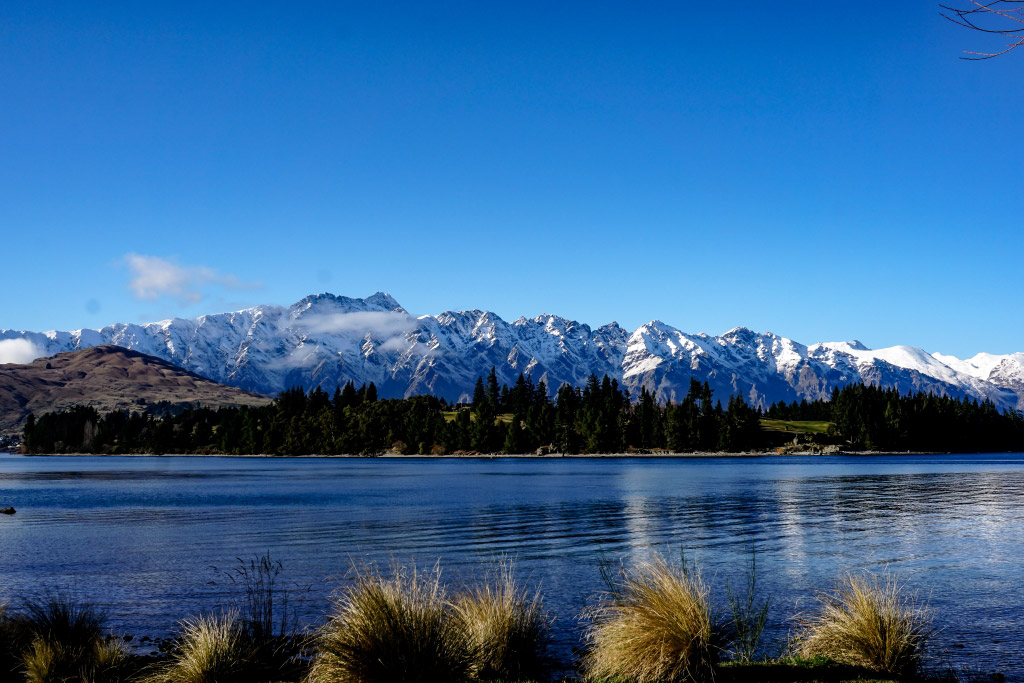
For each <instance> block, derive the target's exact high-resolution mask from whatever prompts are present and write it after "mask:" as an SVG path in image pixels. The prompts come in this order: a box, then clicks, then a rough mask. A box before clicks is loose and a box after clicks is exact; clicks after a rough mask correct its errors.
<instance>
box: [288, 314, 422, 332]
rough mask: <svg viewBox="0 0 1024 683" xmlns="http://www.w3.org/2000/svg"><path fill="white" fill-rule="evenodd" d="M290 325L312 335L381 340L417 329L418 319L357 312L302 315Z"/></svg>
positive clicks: (407, 316)
mask: <svg viewBox="0 0 1024 683" xmlns="http://www.w3.org/2000/svg"><path fill="white" fill-rule="evenodd" d="M288 323H289V324H291V325H292V326H294V327H296V328H297V329H300V330H302V331H303V332H307V333H312V334H340V333H343V332H356V333H358V334H360V335H363V334H365V333H367V332H370V333H372V335H373V336H374V337H376V338H378V339H380V338H383V337H392V336H394V335H398V334H403V333H405V332H409V331H410V330H413V329H415V328H416V320H415V319H414V318H413V317H412V316H410V315H409V314H407V313H392V312H390V311H354V312H352V313H323V314H310V313H307V314H305V315H302V316H300V317H299V318H298V319H297V320H293V321H288Z"/></svg>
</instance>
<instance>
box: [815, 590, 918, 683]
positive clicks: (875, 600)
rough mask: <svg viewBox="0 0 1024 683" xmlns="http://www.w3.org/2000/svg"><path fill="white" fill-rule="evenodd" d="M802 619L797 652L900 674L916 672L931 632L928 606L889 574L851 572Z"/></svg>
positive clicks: (822, 596)
mask: <svg viewBox="0 0 1024 683" xmlns="http://www.w3.org/2000/svg"><path fill="white" fill-rule="evenodd" d="M820 603H821V604H820V609H819V611H818V613H817V614H815V615H813V616H810V617H808V618H805V619H803V620H802V621H803V624H802V633H801V634H800V635H799V636H798V638H797V642H796V651H797V653H798V654H800V655H802V656H806V657H813V656H815V655H820V656H824V657H829V658H831V659H834V660H836V661H839V662H844V663H847V664H852V665H855V666H864V667H868V668H871V669H875V670H878V671H882V672H885V673H887V674H892V675H896V676H903V675H908V674H912V673H914V672H915V671H916V670H917V669H918V667H919V665H920V663H921V653H922V650H923V649H924V646H925V643H926V642H927V640H928V638H929V637H930V636H931V634H932V628H931V617H930V614H929V611H928V610H927V608H925V607H922V606H920V605H918V603H917V600H916V597H915V596H913V595H909V594H908V593H907V591H906V589H905V586H904V584H902V583H900V582H899V581H898V580H897V579H896V578H895V577H893V576H892V575H890V574H885V575H883V576H881V577H879V576H876V575H872V574H868V575H854V574H849V575H847V576H845V577H844V578H843V579H842V581H841V582H840V584H839V586H838V587H837V588H836V589H835V590H834V591H833V592H831V593H826V594H823V595H821V596H820Z"/></svg>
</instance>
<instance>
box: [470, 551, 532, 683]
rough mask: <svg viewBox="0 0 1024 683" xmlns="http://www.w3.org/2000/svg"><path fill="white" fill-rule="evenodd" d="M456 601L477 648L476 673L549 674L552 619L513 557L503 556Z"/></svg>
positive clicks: (498, 676) (489, 676) (488, 676)
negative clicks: (519, 575) (524, 583)
mask: <svg viewBox="0 0 1024 683" xmlns="http://www.w3.org/2000/svg"><path fill="white" fill-rule="evenodd" d="M454 604H455V610H456V613H457V614H458V617H459V618H460V620H461V621H462V624H463V627H464V628H465V629H466V631H467V632H468V634H469V638H470V640H471V643H472V645H473V649H474V652H475V653H476V661H475V662H474V666H473V669H474V673H475V675H476V677H477V678H478V679H480V680H506V681H519V680H531V681H542V680H547V678H548V669H549V668H550V666H549V662H548V659H547V648H548V644H549V638H550V625H551V620H550V618H549V617H548V616H547V615H546V614H545V613H544V609H543V605H542V601H541V596H540V593H539V592H537V593H534V594H533V595H529V594H527V593H526V591H525V590H523V589H522V588H521V587H520V586H519V585H518V584H517V583H516V578H515V565H514V564H513V563H512V562H510V561H505V562H501V563H500V564H499V565H498V566H497V568H496V570H495V571H494V572H493V574H492V576H491V577H489V580H488V581H486V582H484V583H483V584H480V585H477V586H476V587H474V588H472V589H470V590H469V591H468V592H467V593H465V594H463V595H461V596H459V597H457V598H456V599H455V601H454Z"/></svg>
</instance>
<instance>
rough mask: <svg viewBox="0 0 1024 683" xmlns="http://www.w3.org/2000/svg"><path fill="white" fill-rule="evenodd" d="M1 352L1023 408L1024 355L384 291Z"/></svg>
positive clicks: (458, 382) (31, 339)
mask: <svg viewBox="0 0 1024 683" xmlns="http://www.w3.org/2000/svg"><path fill="white" fill-rule="evenodd" d="M10 340H22V341H19V342H18V344H19V345H20V346H25V345H26V343H27V344H28V345H29V346H31V347H32V348H33V349H35V350H36V351H37V352H38V355H39V356H49V355H53V354H55V353H59V352H62V351H72V350H77V349H81V348H87V347H91V346H98V345H101V344H116V345H118V346H123V347H126V348H131V349H135V350H138V351H142V352H143V353H147V354H150V355H154V356H158V357H160V358H163V359H164V360H167V361H169V362H171V363H174V364H175V365H178V366H180V367H184V368H186V369H188V370H192V371H193V372H196V373H199V374H201V375H204V376H206V377H209V378H210V379H214V380H217V381H219V382H223V383H225V384H230V385H233V386H236V387H241V388H243V389H248V390H251V391H257V392H260V393H269V394H273V393H277V392H279V391H281V390H282V389H284V388H287V387H289V386H294V385H303V386H305V387H307V388H312V387H314V386H323V387H324V388H326V389H327V390H329V391H332V390H333V389H334V387H335V386H336V385H338V384H343V383H344V382H346V381H349V380H351V381H353V382H355V383H356V384H361V383H363V382H374V383H375V384H376V385H377V387H378V390H379V391H380V394H381V396H384V397H390V396H409V395H413V394H422V393H433V394H437V395H440V396H444V397H446V398H449V399H453V400H459V399H468V398H469V396H471V395H472V391H473V385H474V383H475V381H476V378H477V377H478V376H480V375H486V374H487V373H488V372H489V370H490V369H491V367H492V366H493V367H494V368H495V369H496V371H497V374H498V379H499V382H504V383H506V384H510V385H511V384H512V383H514V382H515V380H516V378H517V377H518V375H519V373H520V372H522V373H525V374H529V375H530V376H531V377H532V378H533V379H534V381H535V382H539V381H541V380H543V381H544V382H545V384H546V386H547V387H548V389H549V391H551V392H552V393H553V392H554V391H556V390H557V389H558V387H559V386H560V385H562V384H563V383H568V384H570V385H574V386H581V385H583V384H585V383H586V381H587V377H588V376H589V375H591V374H594V375H597V376H598V377H601V376H603V375H609V376H610V377H613V378H615V379H617V380H618V381H619V382H620V383H621V384H623V385H624V386H625V387H626V388H627V389H629V390H630V392H631V393H632V394H633V395H637V394H638V393H639V390H640V387H641V386H643V387H646V388H647V390H648V391H651V392H653V393H654V395H655V396H657V397H658V398H659V399H660V400H663V401H664V400H671V401H678V400H681V399H682V397H683V396H685V393H686V391H687V389H688V387H689V383H690V380H691V379H696V380H698V381H700V382H707V383H708V384H709V385H710V386H711V388H712V389H713V390H714V392H715V395H716V396H717V397H718V398H720V399H722V400H726V399H727V398H728V397H729V396H732V395H736V394H741V395H743V397H744V398H745V399H746V400H747V401H749V402H751V403H755V404H758V405H762V406H767V405H769V404H770V403H772V402H775V401H786V402H790V401H794V400H796V401H799V400H801V399H808V400H813V399H819V398H821V399H827V398H828V397H829V396H831V393H832V390H833V389H834V388H836V387H840V386H843V385H845V384H850V383H853V382H862V383H868V384H873V385H877V386H885V387H894V388H896V389H898V390H899V391H900V392H902V393H908V392H912V391H930V392H935V393H939V394H946V395H952V396H971V397H975V398H978V399H988V400H991V401H993V402H994V403H996V405H997V406H999V407H1000V408H1011V407H1017V408H1024V353H1015V354H1007V355H1002V356H1000V355H993V354H978V355H976V356H974V357H973V358H970V359H967V360H960V359H958V358H954V357H952V356H944V355H942V354H938V353H935V354H929V353H927V352H925V351H923V350H922V349H919V348H916V347H912V346H893V347H889V348H884V349H877V350H871V349H868V348H867V347H866V346H865V345H864V344H862V343H860V342H859V341H855V340H854V341H844V342H824V343H818V344H813V345H811V346H804V345H803V344H800V343H798V342H796V341H793V340H791V339H787V338H785V337H780V336H778V335H775V334H772V333H770V332H766V333H763V334H760V333H756V332H753V331H751V330H750V329H749V328H746V327H734V328H733V329H731V330H729V331H728V332H725V333H724V334H722V335H721V336H712V335H708V334H704V333H700V334H688V333H684V332H682V331H680V330H679V329H677V328H675V327H672V326H671V325H668V324H666V323H664V322H662V321H660V320H652V321H650V322H648V323H646V324H644V325H641V326H640V327H638V328H637V329H635V330H633V331H632V332H630V331H628V330H625V329H623V328H622V327H620V326H619V325H618V323H614V322H612V323H608V324H607V325H602V326H601V327H598V328H596V329H592V328H591V327H590V326H588V325H586V324H584V323H580V322H577V321H575V320H570V319H567V318H563V317H560V316H558V315H555V314H551V313H544V314H541V315H538V316H535V317H533V318H526V317H520V318H518V319H516V320H515V321H514V322H512V323H507V322H505V321H504V320H503V319H502V318H501V317H500V316H498V315H496V314H495V313H493V312H490V311H484V310H479V309H474V310H468V311H445V312H443V313H440V314H438V315H423V316H419V317H415V318H414V317H412V316H410V315H409V314H408V312H407V311H406V310H405V309H404V308H402V307H401V306H400V305H399V303H398V302H397V301H396V300H395V299H394V298H393V297H392V296H391V295H389V294H386V293H383V292H376V293H374V294H372V295H370V296H368V297H366V298H362V299H360V298H350V297H345V296H337V295H334V294H330V293H326V292H324V293H321V294H312V295H310V296H307V297H305V298H303V299H302V300H300V301H298V302H296V303H295V304H293V305H292V306H289V307H280V306H256V307H254V308H249V309H245V310H241V311H235V312H231V313H221V314H213V315H204V316H199V317H198V318H194V319H181V318H174V319H171V320H165V321H161V322H157V323H146V324H141V325H137V324H124V323H119V324H115V325H110V326H108V327H104V328H103V329H101V330H90V329H83V330H76V331H73V332H60V331H50V332H46V333H37V332H24V331H15V330H0V344H4V343H5V342H9V341H10ZM0 362H2V358H0Z"/></svg>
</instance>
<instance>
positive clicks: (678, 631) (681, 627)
mask: <svg viewBox="0 0 1024 683" xmlns="http://www.w3.org/2000/svg"><path fill="white" fill-rule="evenodd" d="M587 640H588V645H589V650H588V651H587V653H586V654H585V655H584V660H583V664H584V668H585V670H586V674H587V676H588V678H590V679H597V680H607V679H611V680H627V681H633V682H635V683H654V682H655V681H658V682H666V683H675V682H678V681H703V680H711V679H712V678H713V667H714V665H715V663H716V662H717V660H718V656H719V652H720V647H721V645H722V634H721V629H720V628H719V627H718V626H716V625H715V623H714V622H713V620H712V615H711V604H710V600H709V589H708V587H707V585H706V584H705V583H704V582H703V580H702V579H701V577H700V574H699V573H698V572H697V571H696V570H695V569H692V568H688V567H686V566H685V565H681V566H673V565H671V564H669V563H668V562H667V561H666V560H665V559H664V558H662V557H660V556H658V557H655V559H654V560H653V561H651V562H649V563H646V564H642V565H640V566H639V567H637V568H635V569H633V570H624V571H623V574H622V577H621V582H620V585H619V586H618V587H617V589H616V591H615V592H614V593H613V594H611V595H610V596H609V598H608V599H607V600H606V602H605V603H604V604H603V605H601V606H600V607H599V608H598V609H597V611H596V613H595V615H594V622H593V624H592V625H591V627H590V629H589V632H588V634H587Z"/></svg>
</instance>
